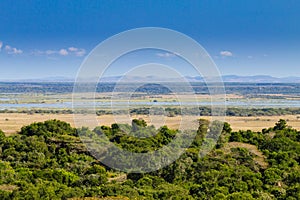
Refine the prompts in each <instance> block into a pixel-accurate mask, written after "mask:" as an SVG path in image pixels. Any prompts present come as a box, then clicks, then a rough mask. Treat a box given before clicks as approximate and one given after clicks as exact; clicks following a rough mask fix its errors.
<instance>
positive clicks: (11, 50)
mask: <svg viewBox="0 0 300 200" xmlns="http://www.w3.org/2000/svg"><path fill="white" fill-rule="evenodd" d="M5 51H6V52H7V53H8V54H21V53H23V51H22V50H21V49H17V48H15V47H11V46H9V45H6V46H5Z"/></svg>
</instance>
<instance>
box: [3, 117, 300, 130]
mask: <svg viewBox="0 0 300 200" xmlns="http://www.w3.org/2000/svg"><path fill="white" fill-rule="evenodd" d="M78 117H82V118H83V119H86V118H89V117H91V118H94V117H95V116H94V115H90V116H87V115H78ZM134 118H143V119H144V120H145V121H146V122H147V123H148V124H149V125H154V126H156V127H160V126H162V125H167V126H168V127H170V128H172V129H177V128H179V124H180V122H181V117H180V116H175V117H164V116H158V115H154V116H148V115H134V116H131V117H128V116H127V115H118V116H113V115H102V116H97V121H98V125H108V126H110V125H111V124H112V123H116V122H118V123H130V121H131V120H132V119H134ZM201 118H204V119H209V120H211V117H209V116H201ZM49 119H58V120H62V121H66V122H68V123H70V124H71V125H72V126H75V124H74V118H73V114H31V115H29V114H23V113H0V129H1V130H3V131H4V132H5V133H6V134H13V133H15V132H17V131H19V130H20V128H21V127H23V126H24V125H29V124H31V123H33V122H42V121H46V120H49ZM197 119H199V117H197V116H189V120H188V121H189V122H190V124H186V123H185V124H184V126H191V125H192V124H195V123H196V120H197ZM278 119H285V120H287V122H288V125H289V126H292V127H294V128H296V129H300V118H299V116H297V115H284V116H260V117H233V116H230V117H226V118H225V121H226V122H228V123H230V124H231V127H232V128H233V130H235V131H236V130H248V129H249V130H253V131H261V130H262V129H263V128H269V127H273V126H274V124H275V123H276V122H277V121H278ZM85 123H86V122H85ZM90 125H91V124H88V123H87V124H85V126H90Z"/></svg>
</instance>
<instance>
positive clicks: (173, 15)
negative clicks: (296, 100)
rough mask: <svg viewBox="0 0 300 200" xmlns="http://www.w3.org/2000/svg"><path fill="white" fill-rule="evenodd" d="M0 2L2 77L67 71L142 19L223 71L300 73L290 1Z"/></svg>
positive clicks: (299, 25)
mask: <svg viewBox="0 0 300 200" xmlns="http://www.w3.org/2000/svg"><path fill="white" fill-rule="evenodd" d="M0 9H1V11H0V47H1V51H0V69H1V73H0V79H2V80H3V79H22V78H42V77H51V76H66V77H74V76H75V75H76V72H77V70H78V68H79V66H80V64H81V62H82V61H83V59H84V58H85V56H86V55H87V54H88V53H89V51H91V50H92V49H93V48H94V47H95V46H96V45H97V44H98V43H100V42H101V41H103V40H104V39H106V38H108V37H110V36H112V35H114V34H117V33H119V32H122V31H125V30H128V29H133V28H139V27H149V26H150V27H164V28H170V29H173V30H176V31H179V32H182V33H184V34H186V35H188V36H190V37H192V38H194V39H195V40H196V41H198V42H199V43H200V44H201V45H202V46H203V47H204V48H205V49H206V50H207V51H208V53H209V54H210V55H211V56H212V58H213V59H214V61H215V63H216V64H217V66H218V67H219V70H220V72H221V73H222V74H224V75H226V74H237V75H257V74H266V75H272V76H277V77H283V76H300V56H299V55H300V20H299V19H300V1H297V0H264V1H261V0H243V1H234V0H231V1H229V0H227V1H225V0H224V1H222V0H219V1H214V0H199V1H196V0H195V1H181V0H178V1H177V0H165V1H140V0H137V1H110V0H105V1H96V0H93V1H92V0H73V1H64V0H61V1H58V0H51V1H46V0H45V1H43V0H39V1H38V0H35V1H33V0H19V1H10V0H1V1H0ZM157 59H161V57H160V58H157ZM168 59H170V58H168ZM189 75H191V74H189Z"/></svg>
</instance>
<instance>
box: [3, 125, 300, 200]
mask: <svg viewBox="0 0 300 200" xmlns="http://www.w3.org/2000/svg"><path fill="white" fill-rule="evenodd" d="M220 126H221V128H222V132H221V133H220V135H217V134H216V133H217V130H218V129H219V128H220ZM222 126H223V127H222ZM189 133H190V132H189V131H186V132H183V133H182V132H180V131H177V130H170V129H168V127H166V126H163V127H160V128H159V129H156V128H155V127H153V126H147V124H146V123H145V121H144V120H142V119H136V120H133V121H132V124H131V125H128V124H113V125H112V126H110V127H108V126H101V127H96V128H95V129H94V130H89V129H88V128H81V129H77V130H76V129H74V128H72V127H71V126H70V125H69V124H67V123H65V122H62V121H58V120H49V121H46V122H43V123H33V124H31V125H29V126H25V127H23V128H22V129H21V131H20V132H19V134H16V135H12V136H8V137H6V136H5V135H4V133H3V132H2V131H0V157H1V161H0V175H1V176H0V199H68V198H72V197H92V196H93V197H107V196H118V197H119V198H120V199H122V197H128V198H129V199H300V167H299V163H300V132H299V131H297V130H295V129H293V128H291V127H289V126H288V125H287V123H286V121H284V120H279V121H278V123H276V124H275V126H274V127H271V128H269V129H264V130H263V131H262V132H253V131H250V130H248V131H237V132H232V129H231V128H230V125H229V124H228V123H224V124H222V123H220V122H217V121H216V122H213V123H209V121H207V120H202V119H201V120H199V128H198V130H195V135H196V136H195V138H194V141H193V143H192V144H191V146H190V147H189V148H186V151H185V153H184V154H182V155H181V156H180V158H179V159H178V160H176V161H175V162H173V163H172V164H170V165H169V166H167V167H164V168H162V169H159V170H157V171H154V172H150V173H145V174H135V173H131V174H124V173H121V172H118V171H115V170H113V169H110V168H109V167H108V166H103V165H102V164H101V163H100V162H99V161H97V160H96V159H95V158H94V157H93V156H92V155H91V154H90V153H89V152H88V151H87V150H86V146H85V145H84V144H83V143H82V142H81V140H80V138H79V137H78V134H79V135H81V136H82V137H87V138H88V139H97V138H98V137H99V136H103V135H105V136H107V138H108V139H109V140H110V141H111V142H113V143H114V144H115V145H117V146H119V147H120V148H123V149H126V150H128V151H132V152H143V153H145V152H150V151H155V150H157V149H159V148H161V147H162V146H164V145H167V144H169V143H170V142H171V141H173V140H174V139H175V138H176V137H179V136H180V135H181V136H183V137H182V138H187V137H189V136H190V134H189ZM213 140H217V141H216V145H215V147H214V148H213V150H212V151H210V152H208V153H207V154H205V153H203V147H204V146H209V145H211V144H213V143H212V141H213ZM175 145H178V146H179V147H186V144H185V140H184V139H182V140H178V142H177V143H176V144H175ZM108 153H113V152H108ZM200 155H202V156H200ZM116 158H117V155H116ZM117 161H118V160H117V159H116V162H117ZM121 164H124V166H126V165H128V164H130V163H121Z"/></svg>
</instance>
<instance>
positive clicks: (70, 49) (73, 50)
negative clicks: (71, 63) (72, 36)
mask: <svg viewBox="0 0 300 200" xmlns="http://www.w3.org/2000/svg"><path fill="white" fill-rule="evenodd" d="M68 50H69V51H71V52H76V51H78V48H76V47H69V48H68Z"/></svg>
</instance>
